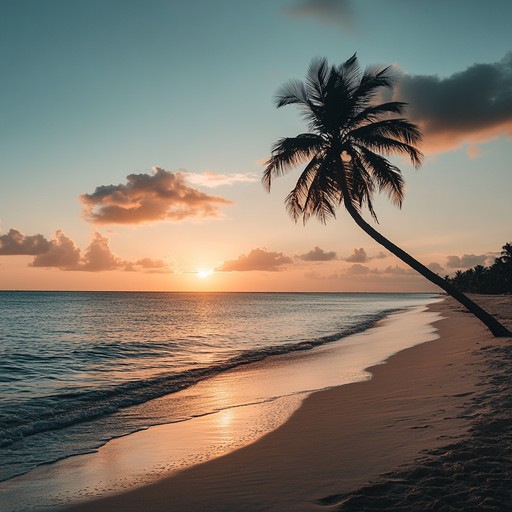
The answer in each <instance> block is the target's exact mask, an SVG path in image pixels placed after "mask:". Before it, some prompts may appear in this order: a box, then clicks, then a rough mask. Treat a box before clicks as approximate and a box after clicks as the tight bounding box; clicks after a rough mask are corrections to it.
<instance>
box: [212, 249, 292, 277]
mask: <svg viewBox="0 0 512 512" xmlns="http://www.w3.org/2000/svg"><path fill="white" fill-rule="evenodd" d="M290 263H292V259H291V258H290V257H288V256H285V255H284V254H283V253H282V252H271V251H267V250H266V249H259V248H258V249H253V250H252V251H251V252H250V253H249V254H247V255H245V254H243V255H241V256H239V257H238V258H237V259H236V260H229V261H226V262H224V263H223V264H222V265H221V266H220V267H218V268H216V269H215V270H216V271H218V272H234V271H238V272H245V271H252V270H266V271H270V272H276V271H278V270H282V268H283V266H285V265H288V264H290Z"/></svg>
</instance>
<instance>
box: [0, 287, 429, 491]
mask: <svg viewBox="0 0 512 512" xmlns="http://www.w3.org/2000/svg"><path fill="white" fill-rule="evenodd" d="M437 297H438V296H437V295H435V294H396V293H371V294H365V293H152V292H148V293H137V292H130V293H125V292H25V291H7V292H0V318H1V320H0V481H5V480H8V479H12V478H13V477H16V476H17V475H21V474H23V473H27V472H30V471H31V470H33V469H34V468H36V467H38V466H41V465H45V464H49V463H52V462H54V461H57V460H60V459H66V458H68V457H71V456H75V455H78V454H84V453H90V452H94V451H96V450H98V448H99V447H101V446H103V445H105V443H107V442H108V441H109V440H112V439H114V438H118V437H120V436H125V435H127V434H130V433H132V432H136V431H139V430H143V429H147V428H148V427H151V426H153V425H161V424H166V423H173V422H186V421H187V420H188V419H191V418H197V417H200V416H202V415H206V414H210V413H212V412H218V411H220V410H222V409H223V408H229V407H234V406H237V407H238V406H240V405H244V404H243V403H232V402H225V403H224V405H222V404H219V403H214V402H212V401H208V400H201V399H200V397H198V396H197V393H195V394H194V393H191V392H189V393H188V394H186V393H185V394H184V392H185V391H186V390H194V389H200V388H198V387H197V384H198V383H201V382H203V383H204V382H208V380H209V379H213V378H214V377H215V376H218V375H221V374H223V373H224V372H227V371H228V370H233V369H236V368H240V367H245V366H246V365H248V364H249V363H254V362H257V361H262V360H265V362H267V361H272V358H276V357H279V356H282V355H283V354H292V353H298V352H299V351H304V350H310V349H313V348H315V347H320V346H323V345H327V344H332V343H343V340H344V339H345V338H347V336H349V335H351V334H354V333H358V332H363V331H365V330H367V329H369V328H370V327H372V326H373V325H374V324H375V323H376V322H377V321H378V320H379V319H381V318H383V317H385V316H386V315H389V314H390V313H392V312H396V311H399V310H406V309H411V308H415V307H419V306H424V305H426V304H428V303H430V302H432V301H434V300H435V299H436V298H437ZM368 350H372V348H371V347H368ZM299 391H301V392H304V391H307V388H305V389H301V390H299ZM296 392H297V390H296V389H295V388H294V390H293V391H291V392H290V393H291V394H293V393H296ZM162 397H165V398H166V400H167V404H172V406H171V407H169V405H167V406H166V407H165V408H163V407H160V406H156V405H155V404H160V402H159V399H161V398H162ZM247 400H249V398H248V399H247ZM250 400H256V399H255V398H254V397H251V399H250Z"/></svg>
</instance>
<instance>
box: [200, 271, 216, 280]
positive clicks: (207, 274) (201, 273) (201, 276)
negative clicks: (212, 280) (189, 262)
mask: <svg viewBox="0 0 512 512" xmlns="http://www.w3.org/2000/svg"><path fill="white" fill-rule="evenodd" d="M212 274H213V270H198V271H197V272H196V276H197V277H199V278H201V279H204V278H205V277H209V276H211V275H212Z"/></svg>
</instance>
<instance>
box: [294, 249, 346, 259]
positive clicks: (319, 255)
mask: <svg viewBox="0 0 512 512" xmlns="http://www.w3.org/2000/svg"><path fill="white" fill-rule="evenodd" d="M336 257H337V256H336V253H335V252H334V251H328V252H326V251H324V250H323V249H320V247H315V248H314V249H311V251H309V252H307V253H305V254H301V255H299V256H298V258H299V259H301V260H303V261H332V260H335V259H336Z"/></svg>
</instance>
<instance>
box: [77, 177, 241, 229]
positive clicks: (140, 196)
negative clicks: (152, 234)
mask: <svg viewBox="0 0 512 512" xmlns="http://www.w3.org/2000/svg"><path fill="white" fill-rule="evenodd" d="M126 179H127V183H126V184H120V185H102V186H99V187H97V188H96V190H95V191H94V192H93V193H92V194H83V195H81V196H80V200H81V202H82V203H83V204H84V205H85V208H84V214H85V217H86V219H87V220H88V221H90V222H93V223H95V224H141V223H145V222H156V221H164V220H171V221H180V220H184V219H208V218H216V217H219V216H220V211H219V206H220V205H229V204H232V202H231V201H228V200H227V199H224V198H222V197H219V196H211V195H208V194H205V193H204V192H200V191H199V190H197V189H195V188H192V187H190V186H189V185H187V183H186V180H185V175H184V174H182V173H179V172H178V173H173V172H171V171H166V170H165V169H161V168H160V167H154V168H153V174H130V175H129V176H127V178H126Z"/></svg>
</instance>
